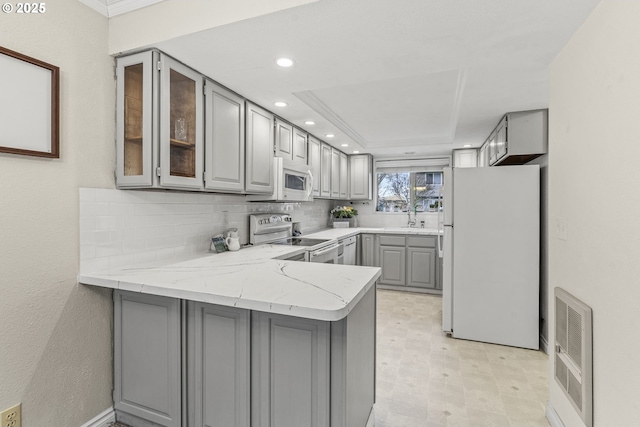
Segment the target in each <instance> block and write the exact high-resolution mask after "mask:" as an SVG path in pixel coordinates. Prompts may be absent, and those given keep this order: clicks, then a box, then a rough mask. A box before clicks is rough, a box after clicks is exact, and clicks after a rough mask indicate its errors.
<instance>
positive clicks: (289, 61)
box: [276, 58, 293, 68]
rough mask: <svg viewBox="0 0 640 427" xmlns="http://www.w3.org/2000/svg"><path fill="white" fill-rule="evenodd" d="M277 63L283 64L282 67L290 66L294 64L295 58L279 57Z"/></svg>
mask: <svg viewBox="0 0 640 427" xmlns="http://www.w3.org/2000/svg"><path fill="white" fill-rule="evenodd" d="M276 64H278V65H279V66H281V67H282V68H289V67H292V66H293V59H289V58H278V59H277V60H276Z"/></svg>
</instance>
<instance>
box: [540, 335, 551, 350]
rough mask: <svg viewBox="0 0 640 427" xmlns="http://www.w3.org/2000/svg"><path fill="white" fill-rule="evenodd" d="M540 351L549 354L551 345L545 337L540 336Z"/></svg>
mask: <svg viewBox="0 0 640 427" xmlns="http://www.w3.org/2000/svg"><path fill="white" fill-rule="evenodd" d="M540 350H542V351H544V352H545V353H547V354H549V343H548V342H547V338H546V337H545V336H544V335H542V334H541V335H540Z"/></svg>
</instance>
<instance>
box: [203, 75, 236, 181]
mask: <svg viewBox="0 0 640 427" xmlns="http://www.w3.org/2000/svg"><path fill="white" fill-rule="evenodd" d="M244 106H245V105H244V99H243V98H242V97H240V96H239V95H237V94H235V93H233V92H231V91H229V90H227V89H225V88H223V87H222V86H220V85H217V84H216V83H214V82H212V81H210V80H207V81H206V83H205V153H206V156H205V168H204V170H205V189H207V190H213V191H222V192H233V193H243V192H244V191H245V188H244V180H245V170H244V163H245V162H244V158H245V152H244V151H245V150H244V147H245V136H244V131H245V123H244V122H245V117H244Z"/></svg>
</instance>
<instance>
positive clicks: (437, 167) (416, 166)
mask: <svg viewBox="0 0 640 427" xmlns="http://www.w3.org/2000/svg"><path fill="white" fill-rule="evenodd" d="M450 164H451V159H450V158H449V157H429V158H423V159H402V160H398V159H395V160H376V161H375V166H376V171H377V172H380V173H399V172H442V168H444V167H447V166H449V165H450Z"/></svg>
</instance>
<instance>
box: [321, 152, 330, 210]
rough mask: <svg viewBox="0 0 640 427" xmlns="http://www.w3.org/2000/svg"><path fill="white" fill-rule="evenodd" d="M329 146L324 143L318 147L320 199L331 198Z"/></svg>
mask: <svg viewBox="0 0 640 427" xmlns="http://www.w3.org/2000/svg"><path fill="white" fill-rule="evenodd" d="M331 159H332V156H331V146H330V145H328V144H325V143H322V144H321V145H320V197H323V198H330V197H331V178H332V175H331V166H332V164H331Z"/></svg>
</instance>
